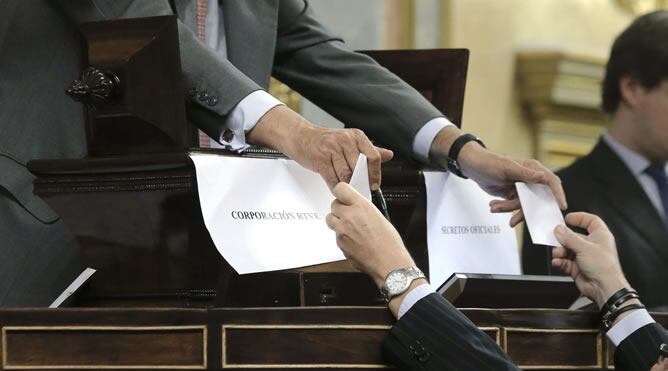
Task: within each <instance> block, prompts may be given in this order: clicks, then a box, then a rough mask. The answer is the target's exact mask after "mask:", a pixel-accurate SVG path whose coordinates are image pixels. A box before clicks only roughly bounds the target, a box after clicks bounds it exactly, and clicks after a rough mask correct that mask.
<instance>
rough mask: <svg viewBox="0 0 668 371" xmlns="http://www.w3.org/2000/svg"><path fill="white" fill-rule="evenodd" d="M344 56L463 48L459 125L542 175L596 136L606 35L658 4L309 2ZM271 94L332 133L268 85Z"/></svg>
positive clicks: (589, 0)
mask: <svg viewBox="0 0 668 371" xmlns="http://www.w3.org/2000/svg"><path fill="white" fill-rule="evenodd" d="M310 4H311V6H312V7H313V9H314V10H315V12H316V15H317V16H318V17H319V18H320V19H321V20H322V21H323V23H325V24H326V25H327V26H328V27H329V28H330V29H331V30H333V31H334V32H335V33H336V34H338V35H340V36H341V37H343V39H344V40H345V41H346V43H347V44H348V45H349V46H350V47H351V48H353V49H356V50H362V49H422V48H467V49H469V50H470V51H471V55H470V60H469V69H468V81H467V86H466V96H465V100H464V115H463V120H462V127H463V128H464V130H465V131H467V132H471V133H474V134H476V135H478V136H480V137H481V138H482V139H483V140H484V141H485V143H486V144H487V146H488V147H489V148H491V149H492V150H494V151H497V152H500V153H505V154H508V155H511V156H513V157H518V158H536V159H538V160H540V161H541V162H543V163H544V164H546V165H548V166H549V167H551V168H554V169H558V168H560V167H563V166H565V165H568V164H570V163H571V162H572V161H573V160H574V159H575V158H577V157H578V156H581V155H584V154H586V153H588V152H589V150H590V149H591V147H592V146H593V144H594V143H595V141H596V139H597V138H598V136H599V135H600V133H601V132H602V131H603V130H604V128H605V122H606V117H605V116H604V115H603V114H602V113H601V111H600V109H599V106H600V81H601V79H602V76H603V72H604V65H605V62H606V59H607V54H608V51H609V48H610V46H611V44H612V41H613V40H614V38H615V36H616V35H617V34H618V33H619V32H621V30H622V29H624V28H625V27H626V26H628V25H629V24H630V22H631V21H632V20H633V19H634V18H635V17H636V16H637V15H639V14H643V13H646V12H649V11H652V10H655V9H661V8H664V9H668V0H364V1H360V0H310ZM272 93H274V94H275V95H277V96H279V97H280V98H281V99H282V100H284V101H286V102H288V103H289V105H290V106H292V107H293V108H295V109H296V110H297V111H299V112H302V113H303V114H304V115H305V116H306V117H307V118H309V119H310V120H312V121H313V122H316V123H320V124H322V125H325V126H337V125H341V124H340V123H339V122H337V120H336V119H334V118H332V117H331V116H329V115H327V114H326V113H324V112H323V111H321V110H319V109H318V108H317V107H315V106H314V105H313V104H311V103H310V102H308V101H306V100H305V99H303V98H301V97H299V96H298V95H297V94H296V93H293V92H291V91H290V90H289V89H287V88H286V87H285V86H281V85H280V84H278V83H276V82H273V84H272Z"/></svg>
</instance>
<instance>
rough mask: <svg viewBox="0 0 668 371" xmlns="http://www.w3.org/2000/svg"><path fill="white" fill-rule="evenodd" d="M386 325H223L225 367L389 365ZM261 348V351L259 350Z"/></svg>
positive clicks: (361, 366)
mask: <svg viewBox="0 0 668 371" xmlns="http://www.w3.org/2000/svg"><path fill="white" fill-rule="evenodd" d="M389 328H390V327H389V326H383V325H223V327H222V347H223V349H222V367H223V368H258V369H261V368H289V369H293V368H356V369H365V368H369V369H372V368H388V366H386V365H385V364H384V363H383V361H382V358H381V352H380V346H379V344H380V342H381V340H382V338H383V336H384V335H385V333H386V332H387V331H388V330H389ZM260 349H261V350H262V351H258V350H260Z"/></svg>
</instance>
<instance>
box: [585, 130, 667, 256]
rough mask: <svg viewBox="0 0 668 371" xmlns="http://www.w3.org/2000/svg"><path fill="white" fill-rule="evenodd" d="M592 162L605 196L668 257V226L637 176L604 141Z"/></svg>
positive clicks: (598, 145) (595, 151)
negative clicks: (667, 226)
mask: <svg viewBox="0 0 668 371" xmlns="http://www.w3.org/2000/svg"><path fill="white" fill-rule="evenodd" d="M591 161H592V165H593V166H592V170H593V174H592V175H593V177H594V180H595V181H597V182H600V183H601V184H602V189H604V190H605V191H604V197H605V198H607V199H608V201H609V202H610V204H611V205H612V206H613V207H614V208H616V209H617V210H618V211H619V214H620V215H622V217H623V218H625V219H626V221H627V223H628V224H629V225H630V226H632V227H633V228H635V229H636V230H637V231H638V232H639V233H640V234H641V235H642V236H644V237H645V239H646V240H647V241H648V242H649V245H650V246H651V247H652V248H654V249H656V250H657V253H658V254H659V255H661V256H666V257H667V258H668V248H667V247H668V228H666V225H665V224H664V222H663V219H662V218H661V216H660V215H659V212H658V211H657V210H656V208H655V207H654V205H653V204H652V202H651V201H650V200H649V198H648V197H647V195H646V194H645V191H644V190H643V188H642V187H641V186H640V184H639V183H638V181H637V180H636V179H635V176H634V175H633V174H631V172H630V171H629V169H628V168H627V167H626V165H625V164H624V163H623V162H622V160H621V159H620V158H619V157H618V156H617V154H615V153H614V152H613V151H612V149H610V147H609V146H608V145H607V144H605V142H604V141H603V140H600V141H599V142H598V144H597V145H596V147H595V148H594V150H593V151H592V153H591Z"/></svg>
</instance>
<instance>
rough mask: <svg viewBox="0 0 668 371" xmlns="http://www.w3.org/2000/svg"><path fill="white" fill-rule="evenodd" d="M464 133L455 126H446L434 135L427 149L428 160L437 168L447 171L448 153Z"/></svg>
mask: <svg viewBox="0 0 668 371" xmlns="http://www.w3.org/2000/svg"><path fill="white" fill-rule="evenodd" d="M463 133H464V132H463V131H461V130H460V129H459V128H458V127H456V126H452V125H450V126H447V127H445V128H443V129H441V131H439V132H438V134H436V137H435V138H434V140H433V141H432V143H431V147H429V160H430V161H431V162H432V163H434V164H436V165H437V166H439V167H441V168H444V169H447V167H448V153H449V152H450V147H451V146H452V143H454V141H455V140H456V139H457V138H459V136H460V135H462V134H463Z"/></svg>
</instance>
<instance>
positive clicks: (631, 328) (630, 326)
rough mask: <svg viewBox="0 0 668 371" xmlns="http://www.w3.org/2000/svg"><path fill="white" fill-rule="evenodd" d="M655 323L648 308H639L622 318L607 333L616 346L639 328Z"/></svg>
mask: <svg viewBox="0 0 668 371" xmlns="http://www.w3.org/2000/svg"><path fill="white" fill-rule="evenodd" d="M650 323H654V319H653V318H652V316H650V315H649V313H648V312H647V310H645V309H639V310H636V311H633V312H632V313H631V314H629V315H628V316H626V317H624V318H622V319H621V320H620V321H619V322H617V324H615V325H614V326H612V328H611V329H610V330H609V331H608V332H607V333H606V336H607V337H608V339H610V341H612V343H613V344H615V346H619V344H620V343H621V342H622V341H624V339H626V338H627V337H629V336H630V335H631V334H632V333H634V332H636V331H637V330H638V329H639V328H641V327H643V326H646V325H649V324H650Z"/></svg>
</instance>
